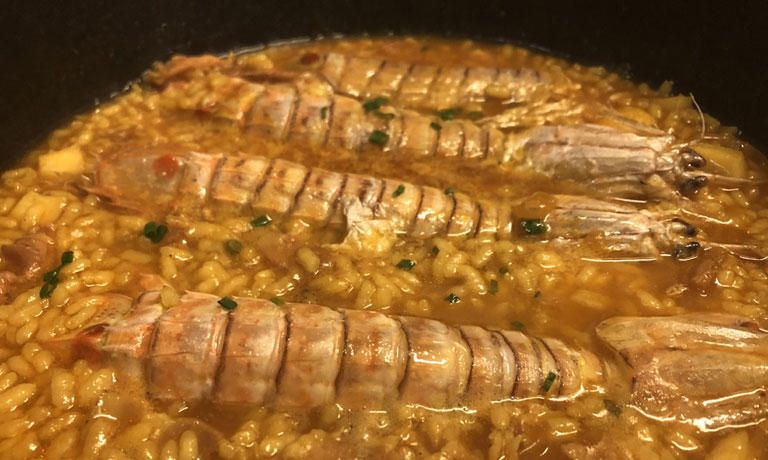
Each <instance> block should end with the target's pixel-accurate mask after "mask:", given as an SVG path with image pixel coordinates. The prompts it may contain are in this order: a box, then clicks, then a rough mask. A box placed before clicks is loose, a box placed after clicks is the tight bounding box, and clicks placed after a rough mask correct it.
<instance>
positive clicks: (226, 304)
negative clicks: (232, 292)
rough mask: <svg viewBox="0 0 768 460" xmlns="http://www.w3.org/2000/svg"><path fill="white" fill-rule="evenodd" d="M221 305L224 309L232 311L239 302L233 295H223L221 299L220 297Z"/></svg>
mask: <svg viewBox="0 0 768 460" xmlns="http://www.w3.org/2000/svg"><path fill="white" fill-rule="evenodd" d="M219 305H221V307H222V308H223V309H225V310H230V311H232V310H234V309H235V308H237V302H235V301H234V300H232V298H231V297H222V298H221V299H219Z"/></svg>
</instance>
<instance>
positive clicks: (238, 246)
mask: <svg viewBox="0 0 768 460" xmlns="http://www.w3.org/2000/svg"><path fill="white" fill-rule="evenodd" d="M224 249H226V250H227V254H229V255H230V256H236V255H238V254H240V251H242V250H243V243H241V242H239V241H238V240H227V241H225V242H224Z"/></svg>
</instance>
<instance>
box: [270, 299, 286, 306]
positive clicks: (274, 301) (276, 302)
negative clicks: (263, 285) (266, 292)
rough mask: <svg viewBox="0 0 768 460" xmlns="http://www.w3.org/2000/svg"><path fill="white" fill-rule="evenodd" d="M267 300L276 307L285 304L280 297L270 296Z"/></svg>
mask: <svg viewBox="0 0 768 460" xmlns="http://www.w3.org/2000/svg"><path fill="white" fill-rule="evenodd" d="M269 301H270V302H272V303H273V304H275V305H277V306H278V307H280V306H282V305H284V304H285V300H283V299H281V298H280V297H272V298H271V299H269Z"/></svg>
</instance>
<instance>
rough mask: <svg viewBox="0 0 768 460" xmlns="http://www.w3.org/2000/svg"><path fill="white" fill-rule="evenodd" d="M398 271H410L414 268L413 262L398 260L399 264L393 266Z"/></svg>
mask: <svg viewBox="0 0 768 460" xmlns="http://www.w3.org/2000/svg"><path fill="white" fill-rule="evenodd" d="M395 266H396V267H397V268H399V269H400V270H405V271H407V272H409V271H411V269H412V268H413V267H415V266H416V262H414V261H413V260H411V259H400V262H398V263H397V265H395Z"/></svg>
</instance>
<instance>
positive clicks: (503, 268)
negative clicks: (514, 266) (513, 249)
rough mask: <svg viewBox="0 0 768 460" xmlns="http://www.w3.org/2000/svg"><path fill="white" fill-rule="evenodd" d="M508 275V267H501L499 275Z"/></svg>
mask: <svg viewBox="0 0 768 460" xmlns="http://www.w3.org/2000/svg"><path fill="white" fill-rule="evenodd" d="M507 273H509V269H508V268H507V267H506V265H505V266H503V267H499V274H500V275H506V274H507Z"/></svg>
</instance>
